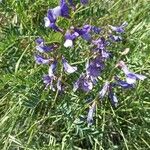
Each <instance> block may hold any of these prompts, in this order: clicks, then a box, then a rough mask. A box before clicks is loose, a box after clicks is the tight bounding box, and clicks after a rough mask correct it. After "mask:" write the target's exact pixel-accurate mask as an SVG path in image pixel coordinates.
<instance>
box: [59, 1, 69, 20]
mask: <svg viewBox="0 0 150 150" xmlns="http://www.w3.org/2000/svg"><path fill="white" fill-rule="evenodd" d="M60 7H61V14H60V15H61V16H62V17H66V18H70V16H69V7H68V4H67V3H66V0H60Z"/></svg>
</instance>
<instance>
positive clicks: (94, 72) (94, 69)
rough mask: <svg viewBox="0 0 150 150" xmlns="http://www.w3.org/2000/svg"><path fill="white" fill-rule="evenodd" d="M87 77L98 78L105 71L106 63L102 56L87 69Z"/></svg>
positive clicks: (92, 61) (95, 59)
mask: <svg viewBox="0 0 150 150" xmlns="http://www.w3.org/2000/svg"><path fill="white" fill-rule="evenodd" d="M86 68H87V69H86V72H87V75H89V76H92V77H98V76H99V75H100V73H101V72H102V70H103V69H104V62H103V60H102V58H101V57H100V56H97V57H96V58H94V59H93V60H91V61H90V63H89V64H88V65H87V67H86Z"/></svg>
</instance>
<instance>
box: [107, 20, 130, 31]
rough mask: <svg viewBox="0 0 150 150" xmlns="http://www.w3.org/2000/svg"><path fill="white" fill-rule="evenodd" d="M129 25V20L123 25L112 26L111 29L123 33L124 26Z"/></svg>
mask: <svg viewBox="0 0 150 150" xmlns="http://www.w3.org/2000/svg"><path fill="white" fill-rule="evenodd" d="M127 25H128V23H127V22H124V23H123V24H122V25H121V26H111V25H109V26H110V27H111V29H112V30H113V31H115V32H117V33H123V32H124V28H125V27H126V26H127Z"/></svg>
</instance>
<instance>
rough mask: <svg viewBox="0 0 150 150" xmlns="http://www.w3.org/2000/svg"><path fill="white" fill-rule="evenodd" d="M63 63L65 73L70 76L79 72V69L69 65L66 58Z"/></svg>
mask: <svg viewBox="0 0 150 150" xmlns="http://www.w3.org/2000/svg"><path fill="white" fill-rule="evenodd" d="M62 63H63V67H64V70H65V72H67V73H69V74H70V73H73V72H75V71H77V67H72V66H71V65H69V63H68V62H67V60H66V59H65V58H64V57H62Z"/></svg>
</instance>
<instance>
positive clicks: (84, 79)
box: [73, 75, 93, 92]
mask: <svg viewBox="0 0 150 150" xmlns="http://www.w3.org/2000/svg"><path fill="white" fill-rule="evenodd" d="M92 88H93V83H92V81H91V80H90V78H89V77H88V76H85V75H81V76H80V78H79V79H78V80H77V81H76V82H75V84H74V89H73V90H74V91H76V90H77V89H82V90H83V91H85V92H89V91H90V90H92Z"/></svg>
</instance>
